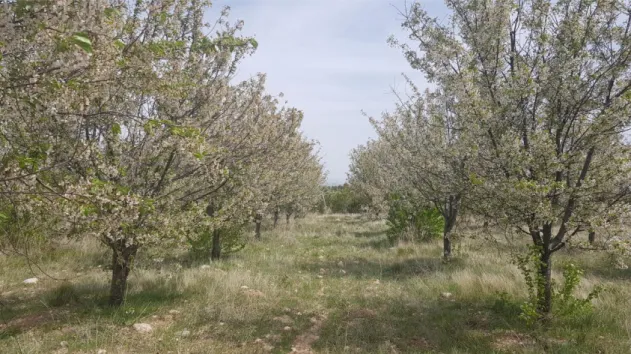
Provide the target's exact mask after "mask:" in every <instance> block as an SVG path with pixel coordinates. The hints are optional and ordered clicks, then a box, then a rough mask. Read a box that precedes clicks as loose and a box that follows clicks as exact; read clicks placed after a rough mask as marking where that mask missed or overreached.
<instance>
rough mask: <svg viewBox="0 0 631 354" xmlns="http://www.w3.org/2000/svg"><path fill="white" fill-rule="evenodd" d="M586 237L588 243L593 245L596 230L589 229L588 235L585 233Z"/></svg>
mask: <svg viewBox="0 0 631 354" xmlns="http://www.w3.org/2000/svg"><path fill="white" fill-rule="evenodd" d="M587 238H588V239H589V244H590V245H593V244H594V242H596V231H590V232H589V235H587Z"/></svg>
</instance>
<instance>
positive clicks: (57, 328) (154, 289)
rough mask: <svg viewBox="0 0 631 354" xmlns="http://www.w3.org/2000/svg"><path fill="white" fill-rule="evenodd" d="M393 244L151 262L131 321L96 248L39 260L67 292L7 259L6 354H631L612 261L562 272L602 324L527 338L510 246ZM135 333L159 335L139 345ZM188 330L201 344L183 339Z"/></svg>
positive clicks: (309, 244)
mask: <svg viewBox="0 0 631 354" xmlns="http://www.w3.org/2000/svg"><path fill="white" fill-rule="evenodd" d="M384 231H385V225H384V223H383V222H380V221H366V220H363V219H361V218H359V217H356V216H339V215H332V216H310V217H308V218H306V219H303V220H298V221H297V222H296V223H295V224H292V225H290V226H284V225H283V226H279V227H278V229H276V230H271V229H269V226H268V228H267V229H266V230H265V232H264V233H263V241H260V242H255V241H252V242H251V243H250V244H249V245H248V246H247V247H246V248H245V249H244V250H243V251H241V252H240V253H237V254H235V255H231V256H230V257H229V258H227V259H225V260H223V261H221V262H217V263H213V264H210V267H201V265H202V263H201V262H200V261H199V260H190V259H189V258H188V257H187V256H186V252H185V251H184V250H178V251H173V253H170V254H163V253H162V254H160V252H159V251H158V250H149V249H145V250H143V251H142V252H141V254H140V255H139V257H138V259H137V262H136V268H135V270H134V272H133V273H132V275H131V276H130V289H129V293H128V295H127V302H126V305H125V306H124V307H122V308H120V309H111V308H108V307H107V306H106V301H107V298H106V296H107V290H108V280H109V271H108V269H107V267H108V261H109V259H110V258H109V255H108V254H107V252H106V251H105V250H104V249H103V248H102V247H101V246H100V245H98V244H97V243H95V242H94V241H90V240H85V241H81V242H79V243H70V244H67V245H60V246H58V247H56V249H55V250H54V251H52V252H48V253H47V254H46V255H45V256H42V257H40V258H37V259H36V263H37V265H38V266H39V267H41V268H42V269H43V270H44V271H45V272H46V273H47V274H49V275H51V276H53V277H55V278H58V279H63V280H54V279H51V278H48V277H46V276H44V275H42V274H41V273H37V274H36V275H37V276H38V277H39V278H40V282H39V283H38V284H35V285H24V284H22V280H23V279H25V278H29V277H32V276H33V273H31V270H30V269H31V268H33V267H29V265H28V264H27V262H25V260H24V259H22V258H17V257H9V256H0V270H1V271H0V301H2V319H1V320H2V322H0V323H2V324H0V348H2V349H1V350H0V352H2V353H20V352H22V353H50V352H57V353H64V352H69V353H96V352H97V350H99V349H104V350H106V351H107V353H169V352H170V353H263V352H272V353H288V352H290V351H291V350H292V347H293V348H295V352H300V353H344V352H348V353H366V352H368V353H425V352H427V353H494V352H496V353H543V352H546V353H599V352H600V353H629V352H630V351H631V306H629V299H631V286H630V285H631V283H630V280H631V274H630V273H629V272H628V271H625V270H615V269H612V268H611V267H610V266H609V263H608V260H607V257H606V256H605V255H603V254H599V253H596V252H592V253H586V252H576V251H574V250H569V251H562V252H563V253H560V254H559V256H558V257H557V259H556V261H555V264H558V265H559V266H560V264H561V263H562V262H563V261H564V260H569V259H573V260H575V261H576V262H577V263H578V264H580V265H581V266H582V267H583V269H584V270H585V279H584V281H583V283H582V285H581V286H580V289H579V293H580V294H581V295H583V296H584V295H585V294H587V293H588V292H589V291H590V290H591V289H592V288H593V287H594V286H595V285H596V284H604V285H605V286H606V288H607V290H606V292H605V293H603V294H602V295H601V297H600V298H599V299H597V300H595V301H594V306H595V310H594V312H593V313H592V314H588V315H585V316H582V317H576V318H565V319H554V320H552V322H551V323H549V324H548V325H547V326H546V327H542V326H536V327H528V326H527V325H526V324H525V323H523V322H522V321H521V320H519V318H518V315H519V313H520V308H519V306H520V304H521V303H522V302H523V301H524V297H525V294H526V289H525V284H524V281H523V279H522V276H521V274H520V273H519V271H518V269H517V268H516V267H515V266H514V265H512V263H511V262H510V260H511V255H510V251H511V250H514V249H512V247H511V246H508V245H506V244H501V245H499V247H495V246H494V245H492V244H489V243H488V242H485V241H483V240H482V239H481V238H477V239H467V240H464V241H462V242H461V243H460V244H459V246H458V248H457V252H456V259H454V261H452V262H450V263H448V264H445V263H443V262H441V259H440V257H441V254H442V250H441V245H440V242H439V241H436V242H433V243H428V244H419V245H398V246H396V247H392V246H391V245H390V244H388V242H387V241H386V239H385V234H384ZM157 254H160V257H161V258H163V260H162V261H157V260H155V259H154V258H155V255H157ZM33 269H34V270H35V271H36V272H38V270H37V269H36V268H33ZM555 273H556V275H557V276H558V275H559V274H560V272H559V271H558V268H557V269H556V271H555ZM444 292H450V293H452V294H453V296H452V297H451V298H448V299H444V298H442V297H441V293H444ZM136 322H144V323H149V324H151V325H152V326H153V328H154V330H153V332H151V333H149V334H140V333H137V332H136V331H134V330H133V329H132V327H131V325H133V324H134V323H136ZM286 327H289V328H286ZM185 329H186V330H188V331H189V332H190V335H188V336H185V337H183V336H181V335H179V333H181V331H183V330H185ZM61 342H66V343H67V345H65V344H66V343H64V346H62V345H61V344H60V343H61Z"/></svg>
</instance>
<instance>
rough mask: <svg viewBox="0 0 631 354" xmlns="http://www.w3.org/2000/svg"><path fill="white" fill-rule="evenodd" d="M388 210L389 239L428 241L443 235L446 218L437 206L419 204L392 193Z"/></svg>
mask: <svg viewBox="0 0 631 354" xmlns="http://www.w3.org/2000/svg"><path fill="white" fill-rule="evenodd" d="M389 207H390V208H389V211H388V218H387V224H388V231H387V235H388V239H389V240H390V241H391V242H393V243H394V242H396V241H399V240H404V241H427V240H431V239H434V238H439V237H440V236H441V235H442V231H443V227H444V225H445V220H444V218H443V216H442V215H441V213H440V212H439V211H438V210H437V209H436V208H428V207H422V206H417V205H415V204H414V203H412V202H410V201H409V200H408V199H407V198H405V197H403V196H400V195H397V194H395V195H392V196H391V198H390V202H389Z"/></svg>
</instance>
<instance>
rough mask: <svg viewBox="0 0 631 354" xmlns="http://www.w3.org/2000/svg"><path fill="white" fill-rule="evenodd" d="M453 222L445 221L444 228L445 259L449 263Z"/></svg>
mask: <svg viewBox="0 0 631 354" xmlns="http://www.w3.org/2000/svg"><path fill="white" fill-rule="evenodd" d="M452 226H453V224H452V222H451V220H447V219H445V226H444V228H443V259H444V260H446V261H448V260H449V259H451V238H450V237H451V229H452Z"/></svg>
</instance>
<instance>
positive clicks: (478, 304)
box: [315, 297, 562, 353]
mask: <svg viewBox="0 0 631 354" xmlns="http://www.w3.org/2000/svg"><path fill="white" fill-rule="evenodd" d="M345 303H346V304H347V305H346V306H344V307H341V308H336V309H334V310H333V312H332V313H330V314H329V316H328V319H327V321H326V323H325V325H324V327H323V328H322V331H321V333H320V335H319V340H318V341H317V342H316V343H315V349H317V350H320V351H322V352H334V353H337V352H343V351H348V350H351V351H353V350H355V351H357V352H362V353H364V352H366V353H370V352H386V351H387V352H397V353H428V352H433V353H436V352H438V353H447V352H454V351H456V352H467V353H492V352H496V353H497V352H507V353H513V352H521V351H528V350H530V351H528V352H544V351H548V350H552V351H554V349H555V348H553V346H554V345H555V344H554V343H552V344H551V345H552V347H550V344H549V343H545V347H542V346H541V345H542V344H541V343H540V342H539V341H537V340H536V338H535V337H536V336H534V335H533V333H532V331H530V330H529V329H528V328H526V327H525V325H524V324H523V323H521V322H520V321H519V319H518V314H519V304H518V303H517V302H513V301H503V302H501V303H498V302H497V300H496V299H493V298H487V299H479V300H471V301H467V300H459V299H453V300H443V299H431V300H428V299H419V300H418V302H407V303H406V302H404V301H402V300H401V299H398V298H377V297H373V298H366V297H360V298H357V299H353V300H351V301H347V302H345ZM558 345H562V344H558ZM557 349H558V348H557Z"/></svg>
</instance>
